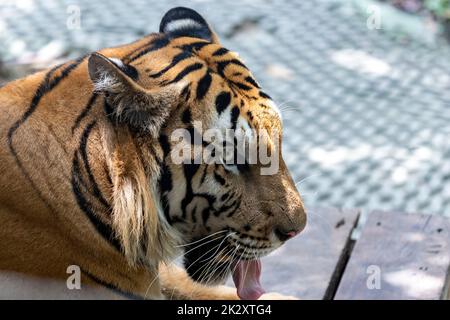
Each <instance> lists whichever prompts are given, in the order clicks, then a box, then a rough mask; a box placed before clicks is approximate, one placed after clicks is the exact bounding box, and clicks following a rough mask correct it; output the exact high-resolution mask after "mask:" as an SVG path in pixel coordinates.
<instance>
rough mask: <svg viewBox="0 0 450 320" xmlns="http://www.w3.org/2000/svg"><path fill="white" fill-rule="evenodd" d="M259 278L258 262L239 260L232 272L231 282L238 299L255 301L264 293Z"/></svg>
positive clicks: (259, 264) (259, 267) (259, 265)
mask: <svg viewBox="0 0 450 320" xmlns="http://www.w3.org/2000/svg"><path fill="white" fill-rule="evenodd" d="M260 276H261V261H260V260H251V261H246V260H241V261H239V262H238V263H237V265H236V267H235V269H234V271H233V281H234V284H235V286H236V289H237V294H238V296H239V298H241V299H242V300H256V299H258V298H259V297H260V296H261V295H262V294H263V293H264V292H265V291H264V289H263V288H262V286H261V284H260V281H259V278H260Z"/></svg>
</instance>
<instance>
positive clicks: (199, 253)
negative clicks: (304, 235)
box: [184, 232, 277, 284]
mask: <svg viewBox="0 0 450 320" xmlns="http://www.w3.org/2000/svg"><path fill="white" fill-rule="evenodd" d="M192 243H194V244H195V245H193V246H192V247H191V246H187V248H186V250H185V254H184V266H185V269H186V271H187V273H188V274H189V276H190V277H191V278H192V279H193V280H194V281H197V282H201V283H204V284H218V283H223V282H224V281H225V280H226V279H227V278H228V277H229V275H230V274H231V273H233V272H234V271H235V270H236V268H237V266H238V265H239V264H240V263H241V262H244V261H246V262H252V261H258V260H259V259H260V258H262V257H264V256H266V255H268V254H269V253H271V252H272V251H273V250H275V249H276V248H277V246H275V245H272V244H269V243H267V242H263V243H261V242H257V241H255V240H249V239H246V238H244V239H242V238H241V237H239V236H238V235H236V234H235V233H233V232H226V233H225V234H222V235H221V236H218V237H216V238H213V239H211V238H207V237H205V238H203V239H199V240H196V241H193V242H192Z"/></svg>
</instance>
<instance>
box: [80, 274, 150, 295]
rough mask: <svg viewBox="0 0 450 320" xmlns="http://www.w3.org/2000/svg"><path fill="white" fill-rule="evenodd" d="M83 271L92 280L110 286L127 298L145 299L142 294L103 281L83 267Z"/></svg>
mask: <svg viewBox="0 0 450 320" xmlns="http://www.w3.org/2000/svg"><path fill="white" fill-rule="evenodd" d="M80 269H81V268H80ZM81 271H82V272H83V274H84V275H85V276H87V277H88V278H89V279H91V280H92V281H94V282H96V283H98V284H99V285H102V286H104V287H106V288H108V289H109V290H112V291H114V292H115V293H117V294H119V295H121V296H123V297H125V298H127V299H131V300H144V298H143V297H141V296H139V295H136V294H134V293H130V292H125V291H123V290H121V289H119V288H118V287H116V286H115V285H113V284H111V283H108V282H105V281H103V280H101V279H99V278H97V277H96V276H94V275H93V274H91V273H89V272H87V271H86V270H84V269H81Z"/></svg>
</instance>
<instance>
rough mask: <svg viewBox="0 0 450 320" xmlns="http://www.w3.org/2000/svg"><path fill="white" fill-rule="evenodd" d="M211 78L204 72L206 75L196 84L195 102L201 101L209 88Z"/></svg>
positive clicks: (207, 72)
mask: <svg viewBox="0 0 450 320" xmlns="http://www.w3.org/2000/svg"><path fill="white" fill-rule="evenodd" d="M211 82H212V77H211V74H210V73H209V71H206V74H205V75H204V76H203V78H201V79H200V81H199V82H198V84H197V100H202V99H203V98H204V97H205V95H206V94H207V93H208V90H209V88H210V87H211Z"/></svg>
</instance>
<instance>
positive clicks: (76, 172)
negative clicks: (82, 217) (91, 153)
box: [71, 121, 121, 251]
mask: <svg viewBox="0 0 450 320" xmlns="http://www.w3.org/2000/svg"><path fill="white" fill-rule="evenodd" d="M94 125H95V121H94V122H92V123H91V124H90V125H89V126H88V127H87V128H86V129H85V131H84V133H86V131H88V132H90V130H91V129H92V127H93V126H94ZM84 135H85V134H83V136H84ZM87 136H88V134H87ZM82 140H83V139H82ZM82 145H83V141H82V142H81V143H80V149H79V150H76V151H75V152H74V156H73V161H72V181H71V182H72V190H73V193H74V195H75V199H76V201H77V203H78V206H79V207H80V209H81V210H82V211H83V212H84V213H85V214H86V216H87V217H88V219H89V221H90V222H91V223H92V225H93V226H94V227H95V229H96V230H97V232H98V233H100V235H102V236H103V238H105V239H106V240H107V241H108V242H109V243H111V244H112V245H113V246H114V247H115V248H116V249H117V250H119V251H120V250H121V245H120V242H119V241H118V239H117V238H116V237H115V235H114V231H113V229H112V228H111V227H110V226H109V225H107V224H105V223H103V222H102V221H101V220H100V219H99V217H98V216H97V214H96V213H95V212H94V211H93V210H92V205H91V204H90V203H89V202H88V200H87V199H86V197H85V196H84V194H83V191H85V192H87V191H88V190H83V188H82V187H83V183H82V178H81V177H82V174H81V166H80V161H79V154H80V152H82V151H81V149H82ZM88 175H89V173H88Z"/></svg>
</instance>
